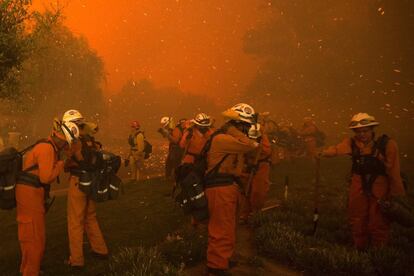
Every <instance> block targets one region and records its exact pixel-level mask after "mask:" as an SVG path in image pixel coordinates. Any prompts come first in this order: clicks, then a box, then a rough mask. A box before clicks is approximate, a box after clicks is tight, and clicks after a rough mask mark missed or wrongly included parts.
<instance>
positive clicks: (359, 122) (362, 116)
mask: <svg viewBox="0 0 414 276" xmlns="http://www.w3.org/2000/svg"><path fill="white" fill-rule="evenodd" d="M377 125H379V123H378V122H377V121H376V120H375V117H374V116H371V115H368V114H367V113H358V114H356V115H354V116H353V117H352V119H351V122H350V123H349V128H350V129H356V128H361V127H369V126H377Z"/></svg>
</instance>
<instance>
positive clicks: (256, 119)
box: [16, 103, 405, 275]
mask: <svg viewBox="0 0 414 276" xmlns="http://www.w3.org/2000/svg"><path fill="white" fill-rule="evenodd" d="M222 115H223V116H224V118H225V120H226V122H225V123H224V125H222V126H221V127H219V128H215V127H214V126H213V120H212V119H211V117H210V116H208V115H206V114H205V113H200V114H198V115H197V116H195V118H194V119H192V120H180V121H179V122H178V124H177V125H174V124H173V121H172V119H171V118H170V117H163V118H162V119H161V127H160V128H159V130H158V131H159V133H161V134H162V136H163V137H164V138H166V139H168V141H169V153H168V156H167V160H166V168H165V174H166V178H167V180H168V181H169V182H170V183H171V184H172V185H174V184H173V183H174V180H175V178H174V172H175V169H176V168H177V167H178V166H179V165H180V164H186V163H190V164H191V163H193V162H195V160H197V158H198V156H199V155H200V153H201V151H202V150H203V148H204V146H205V144H206V143H207V142H208V141H209V142H210V147H209V150H208V152H207V155H206V157H205V158H206V161H207V173H208V172H210V171H214V174H213V175H212V177H209V178H208V181H206V182H205V183H204V185H205V186H204V194H205V196H206V198H207V201H208V213H209V218H208V221H207V229H208V246H207V270H208V274H209V275H227V274H228V273H229V269H230V268H231V265H232V262H231V260H232V257H233V255H234V249H235V243H236V227H237V224H238V221H239V220H246V219H248V218H249V216H251V215H252V214H254V213H256V212H259V211H260V210H261V209H262V207H263V205H264V203H265V200H266V194H267V192H268V190H269V184H270V181H269V174H270V170H271V162H272V145H271V143H272V139H269V137H268V136H269V135H268V134H269V133H268V130H267V127H268V125H267V122H268V121H267V120H266V115H265V114H262V115H264V116H260V115H259V116H258V113H256V112H255V110H254V108H253V107H252V106H250V105H248V104H245V103H240V104H236V105H234V106H233V107H231V108H229V109H228V110H225V111H224V112H223V113H222ZM260 117H262V118H261V119H260ZM378 125H379V123H378V122H377V121H376V120H375V118H374V117H373V116H370V115H368V114H366V113H359V114H356V115H355V116H354V117H353V118H352V120H351V122H350V124H349V128H350V129H352V131H353V134H354V135H353V136H352V137H350V138H347V139H345V140H344V141H343V142H341V143H339V144H338V145H336V146H331V147H328V148H326V149H324V150H320V149H318V145H317V137H315V135H314V133H315V132H316V130H317V128H316V126H315V124H314V123H313V122H312V120H310V119H307V120H306V122H305V126H304V130H302V132H303V133H302V135H303V137H305V144H306V147H307V154H308V156H309V157H310V158H311V159H312V160H318V159H319V158H321V157H334V156H339V155H351V156H352V160H353V166H352V179H351V183H350V190H349V202H348V206H349V208H348V211H349V222H350V225H351V231H352V237H353V241H354V246H355V247H356V248H357V249H358V250H364V249H366V248H368V247H370V246H373V247H381V246H384V245H386V244H387V242H388V240H389V235H390V221H389V220H388V219H387V218H386V217H385V216H384V214H383V213H382V212H381V210H380V206H379V203H378V200H379V199H384V198H390V197H397V196H403V195H404V194H405V190H404V187H403V184H402V180H401V176H400V163H399V153H398V147H397V144H396V142H395V141H394V140H392V139H387V141H386V143H385V144H384V150H381V149H380V147H379V146H378V144H379V141H378V140H379V138H378V139H377V136H376V135H375V128H376V127H377V126H378ZM96 131H97V126H96V125H94V124H93V123H90V122H87V121H86V120H85V119H84V118H83V116H82V115H81V113H80V112H79V111H77V110H69V111H67V112H66V113H65V114H64V116H63V118H62V119H61V120H58V119H55V121H54V125H53V131H52V134H51V135H50V136H49V137H48V138H47V140H45V141H43V142H39V143H37V144H36V145H35V146H34V147H33V148H32V149H31V150H29V152H28V153H27V154H26V157H25V160H24V165H23V170H24V171H25V172H27V173H28V175H34V176H36V177H37V179H38V182H39V183H40V185H41V186H42V187H43V188H42V189H39V187H37V186H36V185H34V184H30V183H29V184H28V183H24V182H25V181H26V180H22V181H20V182H18V184H17V185H16V186H17V188H16V198H17V221H18V237H19V242H20V247H21V252H22V260H21V267H20V272H21V273H22V274H23V275H38V274H39V271H40V265H41V261H42V258H43V254H44V249H45V211H46V208H47V206H46V205H45V203H47V200H48V198H47V196H46V194H47V192H48V188H47V187H49V186H50V184H51V183H52V182H53V181H55V180H56V178H57V177H58V176H59V174H60V173H62V172H63V171H66V172H68V173H69V174H70V186H69V192H68V205H67V222H68V234H69V249H70V257H69V258H68V260H67V264H68V265H70V266H71V267H72V268H73V269H77V268H79V269H80V268H82V267H83V266H84V257H83V236H84V232H86V234H87V236H88V241H89V243H90V245H91V249H92V252H93V254H94V255H95V256H96V257H99V258H103V259H105V258H107V256H108V248H107V246H106V244H105V241H104V238H103V235H102V233H101V230H100V228H99V225H98V222H97V220H96V206H95V202H94V201H93V200H91V199H89V198H88V197H87V196H86V195H85V194H83V193H82V192H81V191H80V190H79V189H78V186H79V177H78V174H77V171H78V170H77V169H78V168H79V167H85V166H86V167H87V166H90V164H91V163H93V160H91V158H92V157H93V154H90V153H91V152H93V151H96V150H99V149H100V148H101V147H102V145H101V144H100V143H98V142H97V141H95V139H94V134H95V133H96ZM381 137H382V136H381ZM144 139H145V137H144V134H143V132H141V130H140V125H139V123H138V122H136V121H134V122H132V124H131V135H130V145H131V154H130V159H131V161H132V163H133V168H134V171H133V177H134V178H135V179H139V177H140V176H139V175H140V168H141V167H142V164H143V162H144V159H143V149H144ZM209 139H211V140H209ZM61 153H63V154H64V155H66V162H64V161H63V160H61V157H60V156H61ZM252 171H253V172H254V173H253V174H252V173H251V172H252ZM249 176H252V177H249ZM27 182H30V181H27ZM240 203H241V205H240ZM199 223H203V222H201V221H196V220H194V219H193V221H192V224H193V225H198V224H199Z"/></svg>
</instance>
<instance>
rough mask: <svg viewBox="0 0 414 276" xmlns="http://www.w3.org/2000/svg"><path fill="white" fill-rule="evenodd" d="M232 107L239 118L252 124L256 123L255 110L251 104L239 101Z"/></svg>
mask: <svg viewBox="0 0 414 276" xmlns="http://www.w3.org/2000/svg"><path fill="white" fill-rule="evenodd" d="M230 109H231V110H233V111H235V112H236V113H237V114H238V118H237V120H239V121H243V122H246V123H250V124H254V123H256V120H255V112H254V109H253V107H251V106H250V105H248V104H245V103H239V104H236V105H235V106H233V107H232V108H230Z"/></svg>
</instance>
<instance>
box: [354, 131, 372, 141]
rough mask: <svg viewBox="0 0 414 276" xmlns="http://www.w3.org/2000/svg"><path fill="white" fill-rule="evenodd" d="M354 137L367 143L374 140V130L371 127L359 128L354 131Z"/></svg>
mask: <svg viewBox="0 0 414 276" xmlns="http://www.w3.org/2000/svg"><path fill="white" fill-rule="evenodd" d="M354 133H355V137H356V138H357V139H358V140H359V141H361V142H363V143H369V142H371V141H372V139H374V128H373V127H361V128H357V129H354Z"/></svg>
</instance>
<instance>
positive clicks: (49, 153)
mask: <svg viewBox="0 0 414 276" xmlns="http://www.w3.org/2000/svg"><path fill="white" fill-rule="evenodd" d="M47 140H48V141H50V142H52V144H53V146H52V145H51V144H48V143H39V144H37V145H36V146H34V148H33V149H32V150H31V151H29V152H28V153H27V154H26V158H25V160H24V163H23V170H25V169H27V168H30V167H31V166H33V165H36V164H37V165H38V168H37V169H35V170H32V171H30V173H32V174H35V175H37V176H39V179H40V182H41V183H42V184H50V183H52V182H53V181H55V179H56V178H57V177H58V175H59V174H60V173H61V172H62V169H63V161H58V155H57V151H58V150H57V147H56V145H55V143H54V142H53V140H52V138H51V137H49V138H48V139H47Z"/></svg>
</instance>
